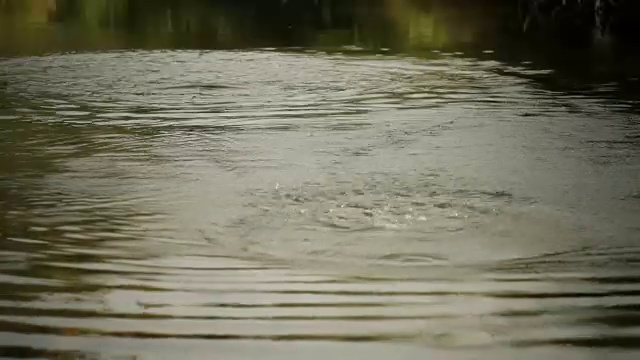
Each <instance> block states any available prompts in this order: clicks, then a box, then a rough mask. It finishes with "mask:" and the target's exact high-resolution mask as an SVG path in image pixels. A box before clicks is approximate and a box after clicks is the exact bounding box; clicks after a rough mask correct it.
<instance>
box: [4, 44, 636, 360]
mask: <svg viewBox="0 0 640 360" xmlns="http://www.w3.org/2000/svg"><path fill="white" fill-rule="evenodd" d="M555 76H556V75H555V74H554V72H553V71H551V70H546V69H536V68H534V67H532V66H528V65H519V66H515V65H506V64H504V63H501V62H498V61H495V60H492V58H491V55H490V54H487V55H486V56H484V57H480V58H476V59H472V58H463V57H461V56H455V55H450V54H433V56H432V57H430V58H425V59H418V58H412V57H407V56H393V55H385V56H379V55H374V54H369V55H368V54H365V53H361V54H359V53H357V52H356V53H355V54H354V53H350V52H348V51H345V53H322V52H310V51H306V52H305V51H296V50H292V51H273V50H270V49H264V50H252V51H228V52H222V51H211V52H209V51H149V52H141V51H139V52H125V51H122V52H109V53H104V52H103V53H84V54H67V55H50V56H43V57H29V58H12V59H5V60H1V62H0V139H1V141H0V215H1V216H0V288H1V289H2V291H0V355H1V356H4V357H9V358H50V359H54V358H55V359H62V358H64V359H66V358H112V357H115V358H119V357H122V356H125V357H126V358H149V359H157V358H159V356H166V357H168V358H176V357H187V358H193V359H201V358H206V357H209V356H211V354H216V355H218V354H220V355H221V356H223V357H224V358H238V359H245V358H258V357H260V358H279V359H280V358H300V357H304V358H320V357H322V358H326V357H327V356H340V357H343V358H344V357H358V356H363V357H364V356H366V357H369V358H380V359H383V358H384V359H386V358H389V357H395V358H417V357H424V356H425V355H426V356H429V355H433V356H442V357H447V358H448V357H451V356H455V357H461V358H467V357H468V358H474V359H475V358H479V357H482V358H484V357H485V356H486V357H487V358H495V357H502V358H531V359H534V358H535V359H538V358H560V357H561V358H563V359H564V358H567V359H569V358H579V359H584V358H599V359H600V358H607V359H609V358H611V359H613V358H630V357H633V356H635V355H637V354H635V352H636V351H637V350H638V347H639V345H638V344H640V312H639V311H638V310H639V309H640V282H639V280H640V224H639V223H638V218H639V214H640V156H639V155H640V147H639V146H638V145H639V144H640V143H639V141H638V139H639V138H640V122H639V121H640V120H639V119H640V118H639V117H638V116H637V110H635V109H637V105H638V103H637V101H636V100H635V99H627V100H622V99H618V100H617V101H615V102H614V101H611V96H610V94H611V92H612V91H613V90H612V89H615V88H617V87H618V86H620V84H604V85H597V86H594V87H592V88H590V89H583V90H579V89H578V90H575V91H560V90H558V91H555V90H550V88H549V87H543V86H541V85H540V84H541V80H544V79H547V78H548V79H555ZM629 81H630V83H631V82H633V81H635V80H629ZM634 354H635V355H634Z"/></svg>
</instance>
